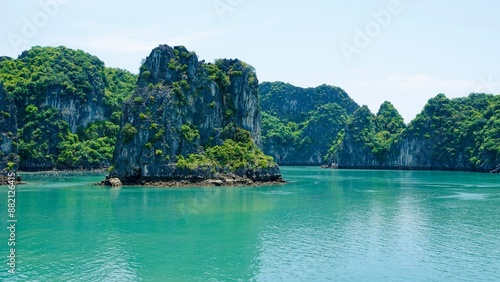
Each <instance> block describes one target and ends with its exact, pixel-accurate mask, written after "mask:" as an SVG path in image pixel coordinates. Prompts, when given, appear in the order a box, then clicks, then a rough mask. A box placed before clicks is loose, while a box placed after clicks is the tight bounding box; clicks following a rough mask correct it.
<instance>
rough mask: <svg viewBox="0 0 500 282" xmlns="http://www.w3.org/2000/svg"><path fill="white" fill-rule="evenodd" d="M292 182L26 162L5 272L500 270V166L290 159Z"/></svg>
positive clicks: (443, 277)
mask: <svg viewBox="0 0 500 282" xmlns="http://www.w3.org/2000/svg"><path fill="white" fill-rule="evenodd" d="M282 172H283V175H284V177H285V178H286V179H287V180H288V181H289V184H286V185H281V186H268V187H256V188H248V187H244V188H241V187H236V188H235V187H229V188H181V189H162V188H140V187H123V188H102V187H99V186H94V185H92V183H94V182H97V181H100V180H101V179H102V176H95V175H94V176H40V175H36V174H35V175H24V179H25V180H26V181H28V182H29V184H27V185H22V186H18V187H17V203H16V204H17V218H18V222H17V225H16V263H17V265H16V266H17V269H16V270H17V274H16V275H9V274H8V273H7V270H8V265H7V256H8V255H9V247H8V246H7V243H8V236H9V230H7V228H6V227H7V226H8V224H7V219H8V214H7V187H6V186H2V187H1V188H0V220H1V221H2V226H4V227H3V228H1V232H0V235H1V236H0V256H1V257H3V259H2V262H3V263H2V265H1V267H0V280H1V281H500V176H499V175H492V174H476V173H461V172H424V171H362V170H359V171H355V170H322V169H319V168H310V167H283V168H282Z"/></svg>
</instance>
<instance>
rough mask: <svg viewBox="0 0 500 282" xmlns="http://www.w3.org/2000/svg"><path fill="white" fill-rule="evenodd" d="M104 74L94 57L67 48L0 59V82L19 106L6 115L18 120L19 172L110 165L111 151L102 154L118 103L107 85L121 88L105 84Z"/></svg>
mask: <svg viewBox="0 0 500 282" xmlns="http://www.w3.org/2000/svg"><path fill="white" fill-rule="evenodd" d="M106 71H108V69H107V68H105V66H104V63H103V62H102V61H100V60H99V59H98V58H97V57H95V56H92V55H90V54H87V53H85V52H83V51H80V50H72V49H68V48H65V47H57V48H53V47H34V48H32V49H30V50H27V51H24V52H23V53H22V54H21V55H20V56H19V57H18V58H17V59H11V58H0V81H3V82H4V86H5V90H6V91H7V92H8V93H9V94H10V96H11V97H14V102H15V105H16V108H17V113H16V111H13V112H11V113H10V114H11V115H14V116H15V117H16V119H17V129H18V136H19V142H18V143H19V155H20V159H21V160H20V169H21V170H45V169H52V168H54V167H61V168H74V167H79V168H81V167H83V166H88V167H89V168H90V167H98V166H99V163H100V162H101V161H105V159H106V158H107V162H109V161H110V159H111V156H112V149H111V150H108V151H110V152H108V153H107V156H104V157H103V155H106V154H105V153H103V152H102V151H106V150H107V148H104V147H109V146H114V140H113V138H114V136H115V135H116V131H117V128H118V126H117V125H114V126H115V127H116V129H112V126H111V124H112V123H113V122H118V118H116V119H115V121H112V112H113V111H116V109H115V108H117V107H116V104H120V103H121V101H119V100H120V95H115V94H116V93H114V92H113V91H110V90H109V89H108V88H107V87H108V86H109V85H110V84H112V86H113V87H114V89H113V90H115V92H118V91H120V90H122V89H120V87H116V83H114V81H112V82H108V81H107V76H106ZM108 72H109V73H113V74H117V73H119V74H122V72H121V71H119V70H116V71H115V70H109V71H108ZM110 77H111V78H113V76H110ZM124 77H126V75H125V76H124ZM122 84H127V82H125V81H123V82H122ZM91 126H93V128H92V129H89V128H90V127H91ZM2 129H3V128H2ZM113 131H115V132H113ZM100 138H101V139H100ZM85 142H87V143H85ZM84 143H85V144H84ZM110 143H113V144H112V145H110ZM103 148H104V149H103Z"/></svg>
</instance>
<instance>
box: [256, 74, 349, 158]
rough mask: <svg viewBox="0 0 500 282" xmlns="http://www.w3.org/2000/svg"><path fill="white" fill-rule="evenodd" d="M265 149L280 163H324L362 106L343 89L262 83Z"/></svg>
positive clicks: (324, 86)
mask: <svg viewBox="0 0 500 282" xmlns="http://www.w3.org/2000/svg"><path fill="white" fill-rule="evenodd" d="M259 89H260V97H261V100H262V103H261V105H262V111H263V112H264V113H265V114H263V133H262V135H263V150H264V152H265V153H266V154H269V155H271V156H273V157H274V159H275V160H276V161H277V162H278V163H279V164H280V165H320V164H322V163H323V162H324V157H325V156H326V154H327V152H328V149H329V148H330V146H331V144H332V142H333V141H334V140H335V138H336V137H337V134H338V133H339V132H340V130H342V129H343V128H344V127H345V125H346V124H347V121H348V118H349V116H350V115H352V113H353V112H354V111H355V110H356V109H357V108H358V107H359V106H358V105H357V104H356V103H355V102H354V101H353V100H352V99H351V98H350V97H349V96H348V95H347V93H345V92H344V91H343V90H342V89H340V88H338V87H333V86H327V85H321V86H318V87H316V88H300V87H296V86H293V85H290V84H287V83H282V82H272V83H270V82H264V83H262V84H261V85H260V87H259Z"/></svg>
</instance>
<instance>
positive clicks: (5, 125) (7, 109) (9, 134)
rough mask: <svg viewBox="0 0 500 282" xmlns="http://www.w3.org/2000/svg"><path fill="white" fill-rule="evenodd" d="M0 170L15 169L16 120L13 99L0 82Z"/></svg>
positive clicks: (16, 150)
mask: <svg viewBox="0 0 500 282" xmlns="http://www.w3.org/2000/svg"><path fill="white" fill-rule="evenodd" d="M0 101H2V103H1V104H0V172H2V171H7V170H17V166H18V162H19V156H18V148H17V144H16V143H17V120H16V112H17V110H16V105H15V104H14V99H12V98H11V97H9V96H8V94H7V93H5V91H4V89H3V84H2V83H1V82H0Z"/></svg>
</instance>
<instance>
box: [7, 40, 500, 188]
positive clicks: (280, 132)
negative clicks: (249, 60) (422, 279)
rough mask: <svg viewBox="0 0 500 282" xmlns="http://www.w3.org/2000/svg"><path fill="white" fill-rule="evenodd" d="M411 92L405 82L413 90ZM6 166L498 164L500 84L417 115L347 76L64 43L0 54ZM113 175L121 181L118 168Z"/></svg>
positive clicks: (266, 177)
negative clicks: (120, 54)
mask: <svg viewBox="0 0 500 282" xmlns="http://www.w3.org/2000/svg"><path fill="white" fill-rule="evenodd" d="M402 95H404V93H402ZM0 101H1V103H0V131H1V140H0V170H1V171H3V174H5V173H6V172H7V171H16V170H22V171H43V170H52V169H59V170H73V169H84V170H86V169H99V168H101V169H103V168H106V169H108V171H109V173H110V176H109V177H108V179H107V182H108V183H109V180H110V179H119V180H120V182H122V183H124V184H145V185H148V184H149V185H154V183H158V184H160V185H172V184H173V183H182V184H187V183H189V184H203V185H206V184H211V185H254V184H258V183H275V182H281V181H282V179H281V173H280V170H279V167H278V165H315V166H320V165H326V166H328V167H330V166H334V167H339V168H384V169H435V170H464V171H481V172H499V171H500V130H499V128H500V96H499V95H492V94H483V93H473V94H470V95H469V96H468V97H465V98H458V99H448V98H446V96H445V95H443V94H439V95H437V96H436V97H434V98H432V99H430V100H429V101H428V103H427V105H426V106H425V107H424V109H423V110H422V112H421V113H420V114H419V115H418V116H417V117H416V118H415V119H414V120H413V121H411V122H410V123H409V124H405V123H404V120H403V119H402V117H401V116H400V114H399V113H398V112H397V110H396V109H395V108H394V106H393V105H392V104H391V103H390V102H385V103H384V104H382V105H381V107H380V110H379V111H378V112H377V114H373V113H371V112H370V110H369V109H368V107H366V106H359V105H358V104H357V103H356V102H354V101H353V100H352V99H351V98H350V97H349V95H348V94H347V93H346V92H345V91H344V90H342V89H341V88H339V87H333V86H328V85H321V86H318V87H316V88H299V87H295V86H293V85H290V84H287V83H283V82H263V83H260V84H259V82H258V79H257V75H256V72H255V70H254V69H253V68H252V67H251V66H250V65H248V64H246V63H245V62H242V61H240V60H237V59H236V60H229V59H220V60H216V61H215V62H213V63H206V62H204V61H199V60H198V57H197V56H196V54H195V53H194V52H190V51H188V50H187V49H186V48H185V47H183V46H177V47H170V46H167V45H160V46H159V47H157V48H155V49H154V50H153V51H152V52H151V54H150V55H149V56H148V57H147V58H146V59H145V60H144V62H143V64H142V66H141V68H140V72H139V74H138V75H135V74H132V73H130V72H129V71H126V70H122V69H116V68H108V67H106V66H105V64H104V62H102V61H101V60H100V59H99V58H97V57H95V56H92V55H90V54H88V53H85V52H84V51H81V50H73V49H69V48H66V47H62V46H61V47H33V48H32V49H30V50H27V51H25V52H23V53H22V54H21V55H20V56H19V57H18V58H16V59H14V58H9V57H0ZM113 181H115V180H113Z"/></svg>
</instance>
